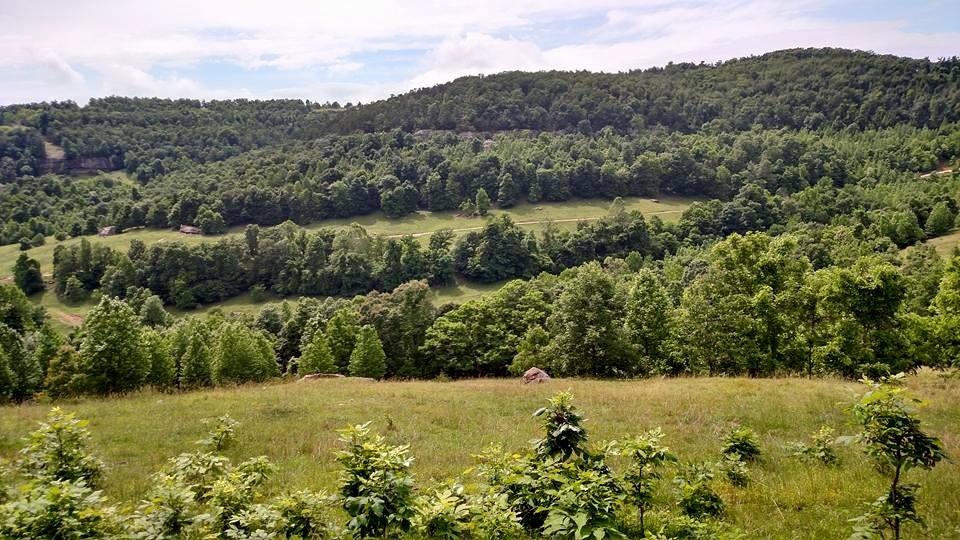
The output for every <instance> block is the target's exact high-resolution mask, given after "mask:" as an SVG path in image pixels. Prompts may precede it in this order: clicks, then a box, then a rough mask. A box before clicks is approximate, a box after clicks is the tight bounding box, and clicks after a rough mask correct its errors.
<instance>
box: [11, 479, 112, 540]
mask: <svg viewBox="0 0 960 540" xmlns="http://www.w3.org/2000/svg"><path fill="white" fill-rule="evenodd" d="M0 516H3V517H4V519H2V520H0V538H19V539H23V540H34V539H35V540H48V539H60V538H63V539H66V538H114V537H116V536H115V534H116V533H118V532H120V526H119V522H118V520H117V519H116V517H115V510H114V508H112V507H108V506H105V500H104V498H103V496H102V495H101V493H100V492H99V491H93V490H92V489H90V488H89V487H87V486H86V485H85V484H84V483H83V482H71V481H65V480H49V481H46V482H36V483H33V484H30V485H29V486H27V487H26V488H25V491H23V492H21V494H20V498H19V499H18V500H15V501H11V502H8V503H6V504H5V505H3V506H0Z"/></svg>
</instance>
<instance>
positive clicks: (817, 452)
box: [791, 426, 840, 465]
mask: <svg viewBox="0 0 960 540" xmlns="http://www.w3.org/2000/svg"><path fill="white" fill-rule="evenodd" d="M810 440H811V442H810V444H804V443H793V444H792V445H791V448H792V450H793V456H794V457H796V458H798V459H801V460H804V461H815V462H820V463H822V464H824V465H836V464H838V463H839V462H840V457H839V456H838V455H837V451H836V449H834V446H835V445H836V439H835V438H834V436H833V428H830V427H828V426H823V427H821V428H820V431H817V432H816V433H814V434H812V435H810Z"/></svg>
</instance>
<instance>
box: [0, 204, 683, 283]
mask: <svg viewBox="0 0 960 540" xmlns="http://www.w3.org/2000/svg"><path fill="white" fill-rule="evenodd" d="M692 201H693V200H692V199H685V198H664V199H658V202H653V201H652V200H650V199H640V198H635V197H628V198H626V199H624V202H625V203H626V208H627V209H628V210H639V211H641V212H643V213H644V214H645V215H648V216H651V217H652V216H654V215H657V216H660V218H661V219H663V220H664V221H674V220H676V219H679V217H680V214H681V213H682V212H683V210H684V209H685V208H687V207H688V206H689V205H690V203H691V202H692ZM609 207H610V201H607V200H603V199H591V200H576V201H568V202H563V203H542V204H539V205H531V204H520V205H517V206H515V207H513V208H508V209H506V210H500V209H494V210H493V211H492V212H491V214H490V216H489V217H486V218H481V217H475V218H464V217H458V216H457V215H456V213H455V212H427V211H420V212H417V213H415V214H411V215H409V216H405V217H402V218H399V219H388V218H387V217H385V216H384V215H383V214H382V213H380V212H376V213H373V214H370V215H367V216H356V217H352V218H344V219H330V220H326V221H321V222H318V223H313V224H310V225H307V226H306V227H305V228H306V229H308V230H316V229H319V228H321V227H347V226H349V225H350V224H351V223H359V224H360V225H362V226H363V227H364V228H366V229H367V231H368V232H369V233H370V234H386V235H404V234H420V233H431V232H433V231H436V230H438V229H443V228H452V229H472V228H479V227H483V225H484V224H486V223H487V221H489V220H490V219H492V218H493V217H494V216H498V215H501V214H506V215H509V216H510V217H511V218H512V219H513V220H514V221H517V222H534V221H536V222H538V223H527V224H526V225H521V226H523V227H526V228H531V229H538V230H539V229H543V228H545V227H546V225H547V223H546V222H549V221H557V220H577V219H590V218H598V217H602V216H604V215H606V213H607V210H608V209H609ZM538 208H539V210H538ZM557 226H558V227H561V228H567V229H573V228H575V227H576V221H563V222H560V223H557ZM241 234H243V228H242V227H234V228H233V229H232V230H231V231H230V232H228V233H227V234H226V235H221V236H199V235H188V234H180V233H179V232H177V231H172V230H168V229H135V230H131V231H127V232H125V233H123V234H118V235H116V236H107V237H99V236H87V237H85V238H87V239H88V240H90V241H91V242H94V243H99V244H103V245H105V246H109V247H111V248H114V249H122V250H126V249H127V248H128V247H129V246H130V241H131V240H134V239H136V240H141V241H143V242H144V243H146V244H147V245H149V244H153V243H156V242H174V241H177V242H185V243H189V244H196V243H201V242H211V241H215V240H217V239H219V238H222V237H223V236H230V235H241ZM79 243H80V238H70V239H67V240H64V241H63V242H57V240H56V239H55V238H53V237H52V236H50V237H47V243H46V244H44V245H43V246H40V247H36V248H32V249H30V250H28V251H27V254H28V255H29V256H30V257H31V258H33V259H36V260H37V261H39V262H40V267H41V270H42V271H43V273H44V274H47V275H49V274H50V273H51V272H53V250H54V248H56V246H57V245H59V244H62V245H65V246H71V245H74V244H79ZM20 253H21V251H20V247H19V245H17V244H10V245H6V246H0V279H2V278H8V277H10V276H12V275H13V264H14V263H15V262H16V260H17V257H19V256H20Z"/></svg>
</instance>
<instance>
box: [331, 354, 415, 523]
mask: <svg viewBox="0 0 960 540" xmlns="http://www.w3.org/2000/svg"><path fill="white" fill-rule="evenodd" d="M361 339H362V337H361ZM369 426H370V425H369V423H368V424H362V425H357V426H352V427H349V428H347V429H343V430H340V443H341V445H342V446H343V449H342V450H340V451H339V452H337V462H339V463H340V465H341V466H342V467H343V470H342V471H341V472H340V497H341V503H342V506H343V509H344V510H346V512H347V514H349V515H350V521H349V522H348V523H347V529H348V530H350V531H351V532H352V533H354V534H356V535H358V536H360V537H367V536H385V535H389V534H397V533H399V532H401V531H406V530H407V529H409V528H410V522H411V519H412V518H413V515H414V510H415V507H414V497H413V478H412V477H411V476H410V464H411V463H412V462H413V458H411V457H409V456H407V450H408V447H406V446H391V445H388V444H387V443H386V442H384V440H383V437H380V436H379V435H373V434H371V433H370V427H369Z"/></svg>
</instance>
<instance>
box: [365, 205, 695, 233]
mask: <svg viewBox="0 0 960 540" xmlns="http://www.w3.org/2000/svg"><path fill="white" fill-rule="evenodd" d="M680 212H682V210H660V211H657V212H644V214H643V215H644V216H655V215H663V214H679V213H680ZM598 219H600V217H598V216H593V217H582V218H565V219H534V220H528V221H514V224H516V225H541V224H544V223H573V222H577V221H596V220H598ZM484 227H486V225H478V226H476V227H462V228H459V229H450V230H451V231H453V232H467V231H479V230H481V229H483V228H484ZM434 232H436V231H429V232H416V233H405V234H387V235H384V236H385V237H386V238H403V237H404V236H412V237H413V238H418V237H420V236H428V235H431V234H433V233H434Z"/></svg>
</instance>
